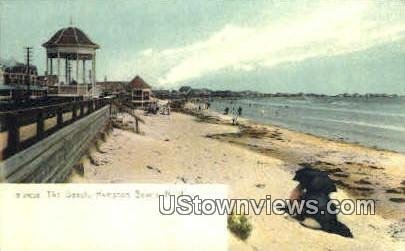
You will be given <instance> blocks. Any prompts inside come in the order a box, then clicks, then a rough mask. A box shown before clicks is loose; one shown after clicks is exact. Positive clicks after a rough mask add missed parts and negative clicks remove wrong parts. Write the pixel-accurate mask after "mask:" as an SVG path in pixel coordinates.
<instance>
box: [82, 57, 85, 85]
mask: <svg viewBox="0 0 405 251" xmlns="http://www.w3.org/2000/svg"><path fill="white" fill-rule="evenodd" d="M82 77H83V84H86V59H83V72H82Z"/></svg>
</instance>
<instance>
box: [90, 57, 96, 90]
mask: <svg viewBox="0 0 405 251" xmlns="http://www.w3.org/2000/svg"><path fill="white" fill-rule="evenodd" d="M95 86H96V52H94V54H93V60H92V67H91V95H92V96H93V97H94V94H95V92H94V91H95V89H94V88H95Z"/></svg>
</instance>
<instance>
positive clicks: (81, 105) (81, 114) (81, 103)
mask: <svg viewBox="0 0 405 251" xmlns="http://www.w3.org/2000/svg"><path fill="white" fill-rule="evenodd" d="M79 106H80V117H83V115H84V103H83V102H80V103H79Z"/></svg>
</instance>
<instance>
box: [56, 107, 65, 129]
mask: <svg viewBox="0 0 405 251" xmlns="http://www.w3.org/2000/svg"><path fill="white" fill-rule="evenodd" d="M62 124H63V109H62V107H58V108H57V110H56V125H57V127H58V128H61V127H62Z"/></svg>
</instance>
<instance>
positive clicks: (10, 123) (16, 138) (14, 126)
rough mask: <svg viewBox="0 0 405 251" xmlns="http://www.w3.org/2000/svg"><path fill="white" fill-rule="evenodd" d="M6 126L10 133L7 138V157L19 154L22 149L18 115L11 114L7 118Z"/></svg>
mask: <svg viewBox="0 0 405 251" xmlns="http://www.w3.org/2000/svg"><path fill="white" fill-rule="evenodd" d="M6 125H7V131H8V138H7V153H6V155H7V156H11V155H13V154H15V153H17V152H18V151H19V149H20V126H19V124H18V117H17V114H16V113H9V114H7V117H6Z"/></svg>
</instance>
